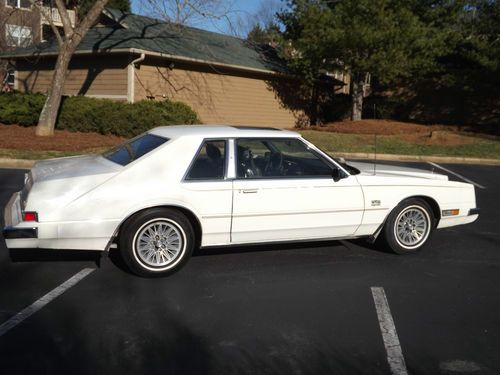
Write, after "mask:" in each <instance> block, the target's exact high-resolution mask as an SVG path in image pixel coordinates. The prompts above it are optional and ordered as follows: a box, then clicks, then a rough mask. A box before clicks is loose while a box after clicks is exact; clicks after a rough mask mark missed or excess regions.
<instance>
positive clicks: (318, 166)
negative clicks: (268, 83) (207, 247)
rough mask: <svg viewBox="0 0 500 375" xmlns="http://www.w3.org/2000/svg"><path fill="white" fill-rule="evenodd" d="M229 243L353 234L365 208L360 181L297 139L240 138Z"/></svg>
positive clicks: (238, 141) (237, 145) (237, 148)
mask: <svg viewBox="0 0 500 375" xmlns="http://www.w3.org/2000/svg"><path fill="white" fill-rule="evenodd" d="M235 154H236V178H235V180H234V182H233V214H232V225H231V242H232V243H247V242H265V241H286V240H300V239H316V238H334V237H344V236H351V235H353V234H354V233H355V231H356V230H357V228H358V227H359V225H360V223H361V220H362V217H363V210H364V201H363V193H362V190H361V187H360V185H359V183H358V182H357V179H356V178H355V177H354V176H348V175H347V174H345V176H343V177H344V178H342V179H339V180H338V181H334V179H333V177H332V172H333V168H336V166H334V165H333V164H332V162H331V161H329V160H327V159H326V158H324V157H323V156H322V155H321V154H319V153H318V152H315V150H312V149H311V148H309V147H308V146H307V145H306V144H305V143H304V142H303V141H301V140H300V139H297V138H270V139H237V140H236V145H235Z"/></svg>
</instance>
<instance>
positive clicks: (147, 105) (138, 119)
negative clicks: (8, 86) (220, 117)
mask: <svg viewBox="0 0 500 375" xmlns="http://www.w3.org/2000/svg"><path fill="white" fill-rule="evenodd" d="M44 101H45V96H44V95H42V94H21V93H13V94H12V93H8V94H1V95H0V122H2V123H4V124H20V125H25V126H26V125H28V126H29V125H36V123H37V122H38V117H39V115H40V111H41V109H42V107H43V104H44ZM195 123H199V119H198V116H197V114H196V112H194V111H193V110H192V109H191V107H189V106H188V105H186V104H184V103H180V102H172V101H170V100H161V101H140V102H137V103H133V104H130V103H125V102H119V101H114V100H109V99H96V98H89V97H85V96H72V97H66V98H64V99H63V101H62V104H61V108H60V111H59V117H58V119H57V124H56V129H65V130H70V131H75V132H76V131H79V132H96V133H101V134H115V135H120V136H124V137H133V136H135V135H137V134H140V133H142V132H144V131H146V130H148V129H151V128H154V127H156V126H164V125H177V124H195Z"/></svg>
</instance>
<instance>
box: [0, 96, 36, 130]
mask: <svg viewBox="0 0 500 375" xmlns="http://www.w3.org/2000/svg"><path fill="white" fill-rule="evenodd" d="M44 103H45V95H43V94H22V93H19V92H5V93H0V122H2V123H4V124H19V125H23V126H30V125H34V124H36V123H37V122H38V117H39V116H40V111H41V110H42V108H43V104H44Z"/></svg>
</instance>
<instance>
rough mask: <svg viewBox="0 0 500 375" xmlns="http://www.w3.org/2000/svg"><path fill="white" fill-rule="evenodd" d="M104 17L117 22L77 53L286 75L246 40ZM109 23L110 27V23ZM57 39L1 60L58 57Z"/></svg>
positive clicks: (270, 52)
mask: <svg viewBox="0 0 500 375" xmlns="http://www.w3.org/2000/svg"><path fill="white" fill-rule="evenodd" d="M103 14H104V15H105V16H107V17H109V18H110V19H111V20H113V21H115V22H116V25H114V26H105V27H102V26H97V27H93V28H92V29H90V30H89V32H88V33H87V35H86V36H85V38H84V39H83V40H82V42H81V43H80V45H79V46H78V48H77V51H78V52H83V51H95V52H96V53H98V52H99V53H106V52H117V51H119V50H121V51H123V50H128V49H136V50H143V51H145V52H153V53H161V54H166V55H171V56H177V57H180V58H187V59H196V60H202V61H203V62H207V63H219V64H225V65H233V66H238V67H241V68H251V69H258V70H265V71H272V72H279V73H285V72H286V68H285V64H284V62H283V61H282V60H281V59H280V58H279V57H278V56H277V54H276V51H275V50H274V49H273V48H271V47H266V46H257V45H255V44H252V43H250V42H248V41H247V40H244V39H240V38H236V37H233V36H228V35H223V34H218V33H214V32H210V31H206V30H201V29H197V28H193V27H187V26H182V25H177V24H173V23H170V22H164V21H159V20H156V19H153V18H150V17H145V16H139V15H135V14H130V13H124V12H122V11H119V10H115V9H106V10H105V11H104V12H103ZM106 24H109V22H107V23H106ZM57 51H58V46H57V43H56V41H55V40H53V41H51V42H45V43H41V44H38V45H35V46H31V47H28V48H22V49H16V50H14V51H11V52H8V53H4V54H2V55H1V56H2V57H10V58H15V57H20V56H26V55H40V54H42V55H50V54H56V53H57Z"/></svg>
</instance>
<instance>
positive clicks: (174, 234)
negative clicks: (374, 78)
mask: <svg viewBox="0 0 500 375" xmlns="http://www.w3.org/2000/svg"><path fill="white" fill-rule="evenodd" d="M183 247H184V239H183V235H182V234H181V231H180V230H179V228H178V227H177V226H176V225H174V224H173V223H171V222H170V221H166V220H154V221H152V222H148V223H146V224H145V225H143V226H142V227H141V228H140V229H139V230H138V231H137V234H136V236H135V240H134V251H135V253H136V254H137V256H138V258H139V260H140V261H141V262H143V263H144V264H147V265H148V266H151V267H165V266H167V265H169V264H171V263H172V262H174V261H175V260H176V259H177V258H178V256H179V254H181V253H182V250H183Z"/></svg>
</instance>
